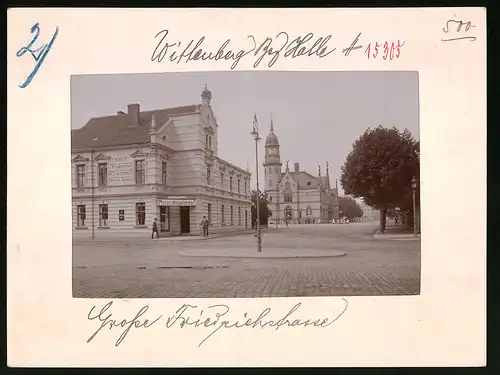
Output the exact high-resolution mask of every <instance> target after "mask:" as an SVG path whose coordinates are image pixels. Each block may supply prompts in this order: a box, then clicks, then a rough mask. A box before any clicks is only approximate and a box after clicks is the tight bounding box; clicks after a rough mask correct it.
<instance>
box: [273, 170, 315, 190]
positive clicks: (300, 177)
mask: <svg viewBox="0 0 500 375" xmlns="http://www.w3.org/2000/svg"><path fill="white" fill-rule="evenodd" d="M288 173H289V174H290V176H292V178H293V179H294V180H295V181H297V183H298V184H299V189H317V188H318V185H319V181H318V177H314V176H313V175H311V174H309V173H307V172H305V171H301V172H298V173H297V172H292V171H289V172H288ZM285 174H286V172H285V173H281V178H283V176H285ZM308 182H310V185H307V183H308Z"/></svg>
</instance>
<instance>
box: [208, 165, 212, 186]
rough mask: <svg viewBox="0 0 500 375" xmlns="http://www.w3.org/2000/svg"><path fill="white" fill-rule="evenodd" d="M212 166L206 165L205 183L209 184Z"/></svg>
mask: <svg viewBox="0 0 500 375" xmlns="http://www.w3.org/2000/svg"><path fill="white" fill-rule="evenodd" d="M211 175H212V167H211V166H210V165H207V185H210V181H211V179H212V176H211Z"/></svg>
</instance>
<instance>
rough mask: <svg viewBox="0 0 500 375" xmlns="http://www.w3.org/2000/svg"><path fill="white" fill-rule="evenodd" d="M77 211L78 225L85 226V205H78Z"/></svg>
mask: <svg viewBox="0 0 500 375" xmlns="http://www.w3.org/2000/svg"><path fill="white" fill-rule="evenodd" d="M76 211H77V218H76V220H77V221H76V226H77V227H80V228H82V227H85V220H86V216H85V205H78V206H76Z"/></svg>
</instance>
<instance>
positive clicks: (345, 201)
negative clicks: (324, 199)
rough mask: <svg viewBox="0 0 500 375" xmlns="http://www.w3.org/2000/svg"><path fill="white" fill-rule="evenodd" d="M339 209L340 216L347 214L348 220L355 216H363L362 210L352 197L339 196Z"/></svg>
mask: <svg viewBox="0 0 500 375" xmlns="http://www.w3.org/2000/svg"><path fill="white" fill-rule="evenodd" d="M339 209H340V211H342V216H347V218H348V219H349V221H352V219H354V218H356V217H363V210H362V209H361V207H359V205H358V203H357V202H356V201H355V200H354V199H352V198H349V197H339Z"/></svg>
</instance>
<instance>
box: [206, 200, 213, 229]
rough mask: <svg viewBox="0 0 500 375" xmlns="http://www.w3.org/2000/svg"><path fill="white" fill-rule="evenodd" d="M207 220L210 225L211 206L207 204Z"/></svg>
mask: <svg viewBox="0 0 500 375" xmlns="http://www.w3.org/2000/svg"><path fill="white" fill-rule="evenodd" d="M207 219H208V224H209V225H210V224H212V204H211V203H209V204H208V206H207Z"/></svg>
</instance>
